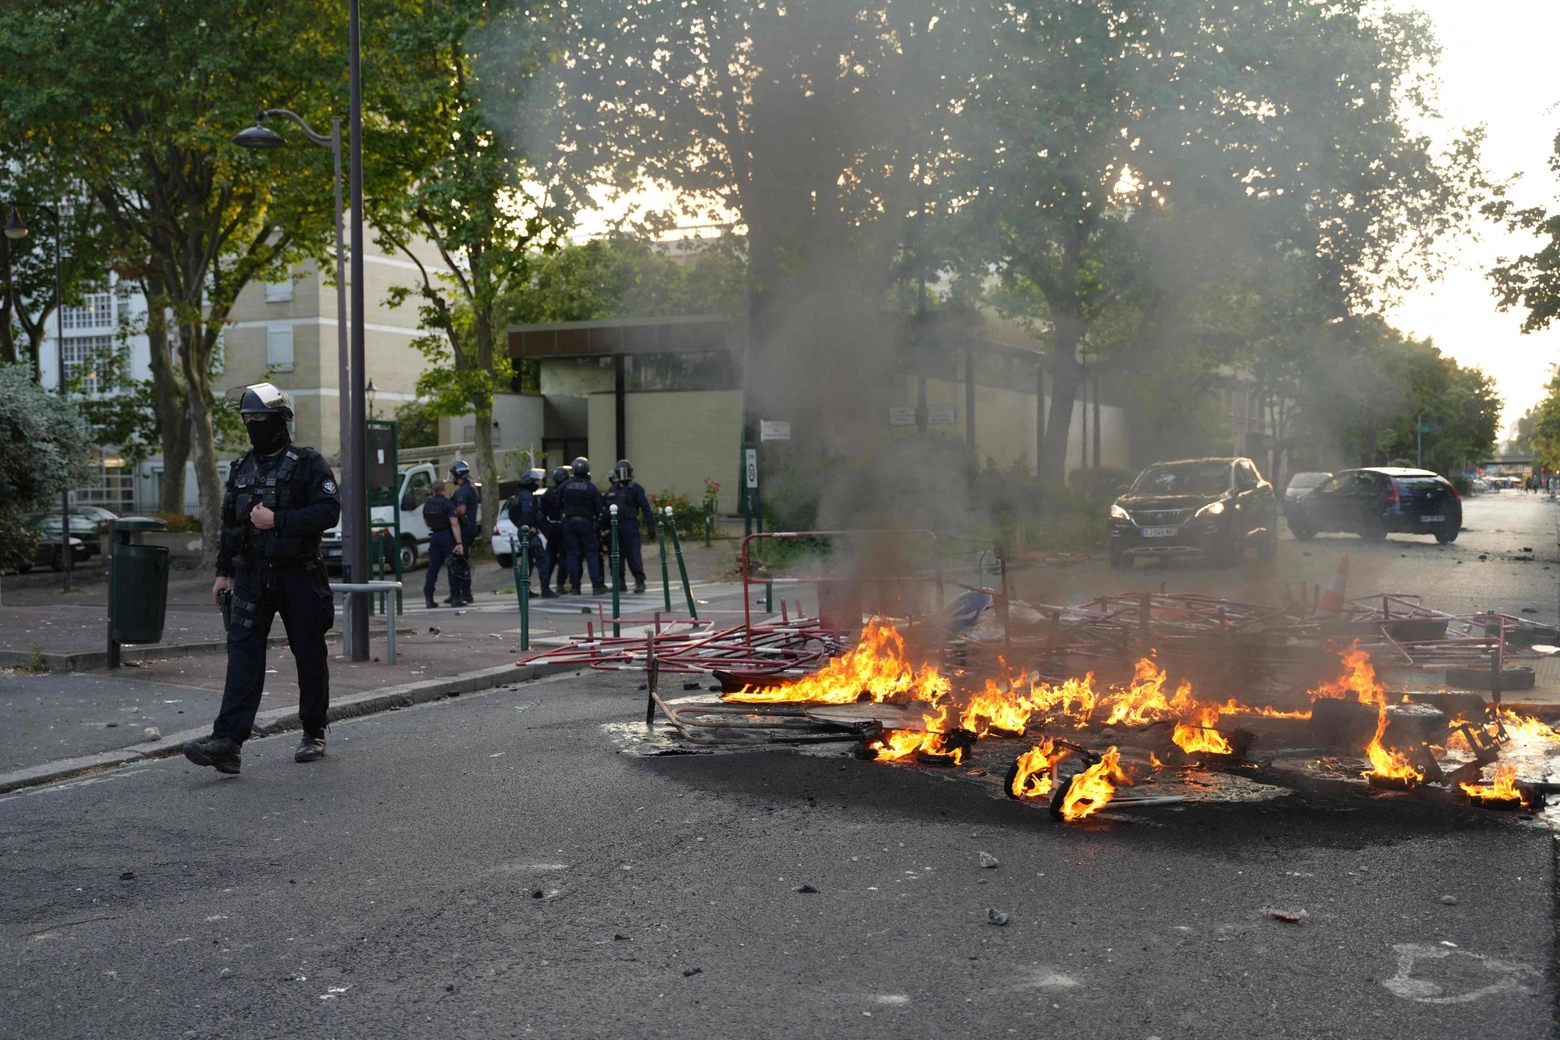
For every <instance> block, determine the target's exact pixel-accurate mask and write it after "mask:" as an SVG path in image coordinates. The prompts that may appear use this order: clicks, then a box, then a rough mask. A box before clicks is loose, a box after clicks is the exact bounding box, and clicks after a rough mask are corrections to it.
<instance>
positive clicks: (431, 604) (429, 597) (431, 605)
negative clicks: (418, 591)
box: [427, 592, 439, 610]
mask: <svg viewBox="0 0 1560 1040" xmlns="http://www.w3.org/2000/svg"><path fill="white" fill-rule="evenodd" d="M427 600H428V609H429V610H438V609H439V605H438V604H437V603H435V602H434V601H433V593H431V592H430V593H428V595H427Z"/></svg>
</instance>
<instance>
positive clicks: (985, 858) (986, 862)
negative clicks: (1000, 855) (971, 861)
mask: <svg viewBox="0 0 1560 1040" xmlns="http://www.w3.org/2000/svg"><path fill="white" fill-rule="evenodd" d="M975 855H976V857H977V858H978V859H979V860H980V865H981V866H982V867H985V868H986V869H987V870H991V869H993V868H994V867H996V866H997V865H998V864H999V863H1000V862H1001V861H1000V860H998V859H997V857H995V856H993V855H992V854H991V853H989V852H977V853H976V854H975Z"/></svg>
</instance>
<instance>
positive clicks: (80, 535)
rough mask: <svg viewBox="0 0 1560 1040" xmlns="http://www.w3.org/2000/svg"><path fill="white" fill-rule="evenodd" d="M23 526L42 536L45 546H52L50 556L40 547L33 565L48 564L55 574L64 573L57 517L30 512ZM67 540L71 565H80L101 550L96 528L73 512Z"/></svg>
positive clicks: (89, 521) (89, 519) (53, 514)
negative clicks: (69, 542) (69, 540)
mask: <svg viewBox="0 0 1560 1040" xmlns="http://www.w3.org/2000/svg"><path fill="white" fill-rule="evenodd" d="M23 523H25V524H26V525H27V526H28V527H31V528H33V529H35V530H36V531H37V532H38V533H39V534H40V535H41V536H42V537H43V545H44V546H51V545H52V546H53V550H52V555H48V554H46V552H45V550H44V549H43V548H39V550H38V556H37V557H35V558H34V560H33V562H34V563H40V564H42V563H47V564H49V565H50V566H51V567H53V568H54V569H55V570H57V571H61V570H64V569H65V562H64V556H63V554H61V552H60V514H58V513H33V514H32V515H31V516H28V517H26V518H25V519H24V520H23ZM70 537H71V550H70V558H71V562H72V563H80V562H81V561H83V560H86V559H88V558H90V557H93V556H96V555H98V553H99V552H101V551H102V546H101V545H100V544H99V543H98V525H97V523H96V522H95V521H93V520H92V519H91V518H90V517H86V516H82V515H81V514H80V513H77V512H74V511H72V513H71V514H70Z"/></svg>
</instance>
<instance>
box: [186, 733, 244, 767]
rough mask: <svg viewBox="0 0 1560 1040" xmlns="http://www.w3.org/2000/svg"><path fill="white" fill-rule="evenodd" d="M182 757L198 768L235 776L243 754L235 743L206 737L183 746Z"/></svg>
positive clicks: (219, 738)
mask: <svg viewBox="0 0 1560 1040" xmlns="http://www.w3.org/2000/svg"><path fill="white" fill-rule="evenodd" d="M184 757H185V758H187V759H189V760H190V761H191V762H194V763H195V764H196V765H198V766H210V767H211V768H213V769H215V770H216V771H217V772H219V773H226V774H228V775H229V776H237V775H238V767H239V763H240V761H241V759H242V757H243V754H242V752H241V751H240V749H239V746H238V742H237V741H233V740H229V739H228V738H226V737H207V738H206V739H205V740H192V741H190V742H189V743H188V744H185V745H184Z"/></svg>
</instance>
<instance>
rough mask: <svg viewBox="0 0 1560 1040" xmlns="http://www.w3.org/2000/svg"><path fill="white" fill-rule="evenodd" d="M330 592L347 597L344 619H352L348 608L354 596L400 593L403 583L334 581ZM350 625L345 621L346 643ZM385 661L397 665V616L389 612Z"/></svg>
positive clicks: (386, 628) (344, 605)
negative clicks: (359, 594) (347, 628)
mask: <svg viewBox="0 0 1560 1040" xmlns="http://www.w3.org/2000/svg"><path fill="white" fill-rule="evenodd" d="M330 591H332V592H340V593H343V594H344V595H345V597H346V598H344V600H343V610H342V617H343V618H344V619H346V618H351V616H352V612H351V611H350V610H348V609H346V608H347V607H350V606H351V604H352V600H351V598H350V597H352V596H353V595H354V594H358V593H361V594H363V595H367V596H372V595H373V594H374V593H376V592H378V593H385V592H400V591H401V583H400V582H398V581H359V582H345V581H333V582H331V583H330ZM349 624H350V622H347V621H343V632H342V639H343V641H345V640H346V639H347V637H348V635H349V634H350V633H348V632H346V631H345V629H346V627H347V625H349ZM347 645H349V646H350V645H351V644H350V643H348V644H347ZM385 660H386V662H387V663H389V664H395V615H394V614H393V613H390V612H388V611H387V612H386V613H385Z"/></svg>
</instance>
